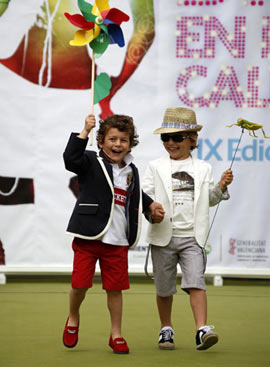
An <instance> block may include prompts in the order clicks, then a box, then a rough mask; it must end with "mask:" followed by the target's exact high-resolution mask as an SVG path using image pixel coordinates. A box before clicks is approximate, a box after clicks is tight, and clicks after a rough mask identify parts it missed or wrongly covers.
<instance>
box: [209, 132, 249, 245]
mask: <svg viewBox="0 0 270 367" xmlns="http://www.w3.org/2000/svg"><path fill="white" fill-rule="evenodd" d="M243 134H244V129H242V133H241V136H240V138H239V140H238V144H237V147H236V149H235V151H234V155H233V159H232V162H231V165H230V169H232V165H233V162H234V160H235V156H236V153H237V151H238V148H239V145H240V142H241V139H242V136H243ZM221 196H222V194H221ZM221 196H220V199H221ZM220 203H221V201H219V203H218V205H217V207H216V210H215V214H214V217H213V219H212V223H211V226H210V228H209V231H208V234H207V237H206V240H205V242H204V246H203V247H205V245H206V243H207V241H208V238H209V235H210V232H211V229H212V227H213V224H214V221H215V219H216V215H217V212H218V208H219V204H220Z"/></svg>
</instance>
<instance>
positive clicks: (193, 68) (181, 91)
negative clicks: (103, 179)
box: [0, 0, 270, 272]
mask: <svg viewBox="0 0 270 367" xmlns="http://www.w3.org/2000/svg"><path fill="white" fill-rule="evenodd" d="M89 2H90V0H89ZM92 4H93V3H92ZM110 6H111V7H116V8H119V9H121V10H122V11H124V12H126V13H127V14H129V16H130V18H131V19H130V21H129V22H127V23H125V24H123V25H122V30H123V33H124V36H125V41H126V45H125V46H124V47H123V48H119V47H118V46H116V45H110V46H109V48H108V50H107V51H106V52H105V53H104V55H103V56H102V57H101V58H99V59H97V60H96V69H97V71H105V72H107V73H108V74H109V75H110V76H111V80H112V89H111V93H110V95H109V97H107V98H106V99H104V100H103V101H102V102H100V103H99V104H97V105H95V115H96V117H97V118H98V117H99V116H102V117H105V116H107V115H109V114H111V113H121V114H128V115H131V116H133V118H134V121H135V124H136V127H137V131H138V134H139V137H140V144H139V145H138V147H136V148H134V149H133V155H134V156H135V163H136V165H137V166H138V168H139V170H140V174H141V177H142V176H143V173H144V170H145V168H146V164H147V162H148V161H149V160H152V159H155V158H157V157H159V156H161V155H164V154H166V152H165V151H164V148H163V146H162V144H161V142H160V140H159V137H158V136H157V135H153V130H154V129H156V128H157V127H159V126H160V125H161V122H162V119H163V114H164V111H165V109H166V108H167V107H177V106H186V107H190V108H193V109H194V110H195V111H196V114H197V120H198V123H199V124H202V125H203V129H202V131H201V132H200V133H199V138H200V139H199V148H198V150H197V151H196V152H195V153H194V154H195V155H197V156H198V157H199V158H200V159H203V160H205V161H208V162H209V163H211V165H212V166H213V171H214V178H215V180H216V181H218V180H219V177H220V176H221V173H222V172H223V171H224V170H225V169H227V168H228V167H229V166H230V165H231V162H232V159H233V157H234V155H235V160H234V163H233V167H232V168H233V171H234V177H235V179H234V182H233V184H232V185H231V186H230V188H229V191H230V195H231V199H230V200H229V201H226V202H222V203H221V204H220V206H219V209H218V212H217V215H216V218H215V221H214V224H213V227H212V230H211V233H210V237H209V242H210V245H209V246H208V248H207V252H208V269H211V267H212V268H218V267H220V268H226V269H228V270H230V269H231V270H232V271H233V269H236V268H241V269H243V272H245V271H247V272H249V271H250V270H252V269H255V270H256V269H259V270H262V271H264V270H265V271H266V272H267V271H268V272H269V269H270V227H269V218H270V205H269V203H270V197H269V187H270V166H269V162H270V139H268V138H266V137H265V136H264V132H265V135H266V136H270V119H269V108H270V1H268V0H264V1H249V0H219V1H218V0H216V1H205V0H204V1H184V0H130V1H128V0H126V1H123V0H122V1H120V0H111V1H110ZM66 11H67V12H69V13H71V14H74V13H79V9H78V7H77V1H75V0H74V1H72V0H46V1H44V0H28V1H20V0H10V1H6V2H5V1H3V2H1V4H0V34H1V39H0V93H1V98H0V109H1V135H0V154H1V163H0V216H1V219H0V241H1V242H0V263H1V264H3V265H4V264H5V265H6V267H22V268H29V267H30V268H31V267H41V268H42V267H49V268H61V267H69V266H71V265H72V250H71V241H72V238H71V237H70V236H68V235H66V234H65V229H66V226H67V222H68V220H69V217H70V214H71V211H72V209H73V206H74V204H75V200H76V195H77V183H76V177H74V175H72V174H71V173H70V172H67V171H65V168H64V164H63V159H62V153H63V151H64V148H65V145H66V143H67V140H68V138H69V135H70V132H71V131H78V132H79V131H80V130H81V129H82V127H83V125H84V118H85V116H86V115H87V114H88V113H89V112H90V88H91V55H90V52H89V49H88V47H71V46H69V40H71V39H72V38H73V35H74V32H75V27H73V26H72V25H70V24H69V22H68V21H67V20H66V18H65V17H64V15H63V14H64V12H66ZM89 55H90V56H89ZM238 118H244V119H246V120H249V121H252V122H255V123H257V124H260V125H263V128H264V131H263V129H259V130H256V131H255V133H256V135H257V137H252V136H249V133H248V131H247V130H245V131H244V134H243V137H242V139H241V142H240V145H239V149H238V150H237V152H236V148H237V144H238V142H239V139H240V136H241V132H242V130H241V128H240V127H238V126H232V127H231V128H229V127H227V126H226V125H231V124H233V123H236V122H237V119H238ZM89 149H95V150H96V149H97V148H96V145H95V144H94V146H93V148H91V147H90V146H89ZM235 152H236V154H235ZM214 211H215V208H212V209H211V215H212V217H213V215H214ZM146 228H147V222H146V221H144V223H143V231H142V236H141V240H140V243H139V245H138V246H137V247H136V248H135V249H134V250H132V251H130V253H129V258H130V270H131V271H139V272H143V268H144V261H145V256H146V252H147V248H148V244H147V243H146V242H145V239H144V238H145V232H146Z"/></svg>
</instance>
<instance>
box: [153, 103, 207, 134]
mask: <svg viewBox="0 0 270 367" xmlns="http://www.w3.org/2000/svg"><path fill="white" fill-rule="evenodd" d="M201 129H202V125H197V120H196V114H195V112H194V111H193V110H191V109H189V108H185V107H176V108H167V109H166V111H165V115H164V118H163V123H162V125H161V128H159V129H156V130H155V131H154V134H169V133H176V132H179V131H190V132H192V131H200V130H201Z"/></svg>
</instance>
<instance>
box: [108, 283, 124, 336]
mask: <svg viewBox="0 0 270 367" xmlns="http://www.w3.org/2000/svg"><path fill="white" fill-rule="evenodd" d="M106 292H107V305H108V309H109V312H110V316H111V336H112V339H113V340H114V339H115V338H120V337H121V326H122V309H123V297H122V292H121V291H109V290H106Z"/></svg>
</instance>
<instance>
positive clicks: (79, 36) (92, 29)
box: [65, 0, 129, 104]
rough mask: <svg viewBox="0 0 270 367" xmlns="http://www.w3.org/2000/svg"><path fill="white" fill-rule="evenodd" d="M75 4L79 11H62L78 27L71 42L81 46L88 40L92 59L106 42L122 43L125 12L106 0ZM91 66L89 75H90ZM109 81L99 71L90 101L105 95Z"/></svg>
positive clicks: (82, 1)
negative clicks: (79, 12)
mask: <svg viewBox="0 0 270 367" xmlns="http://www.w3.org/2000/svg"><path fill="white" fill-rule="evenodd" d="M78 7H79V9H80V11H81V13H82V15H81V14H74V15H71V14H69V13H65V16H66V18H67V19H68V20H69V22H70V23H71V24H73V25H74V26H76V27H78V28H80V29H79V30H78V31H76V32H75V35H74V39H73V40H71V41H70V42H69V43H70V45H71V46H85V45H87V44H89V46H90V47H91V49H92V54H93V58H92V63H94V60H95V57H96V58H97V57H100V56H101V55H103V53H104V52H105V51H106V49H107V47H108V45H109V44H113V43H116V44H118V46H120V47H123V46H124V45H125V41H124V36H123V32H122V30H121V28H120V25H121V23H122V22H127V21H128V20H129V16H128V15H127V14H125V13H123V12H122V11H121V10H119V9H116V8H110V5H109V1H108V0H96V1H95V3H94V5H93V6H92V5H91V4H89V3H88V2H86V1H85V0H78ZM93 70H94V69H93V68H92V77H93ZM110 88H111V81H110V78H109V76H108V74H106V73H102V74H100V75H99V76H98V77H97V78H96V80H95V83H94V104H96V103H98V102H99V101H100V100H101V99H103V98H105V97H106V96H108V95H109V93H110Z"/></svg>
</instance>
